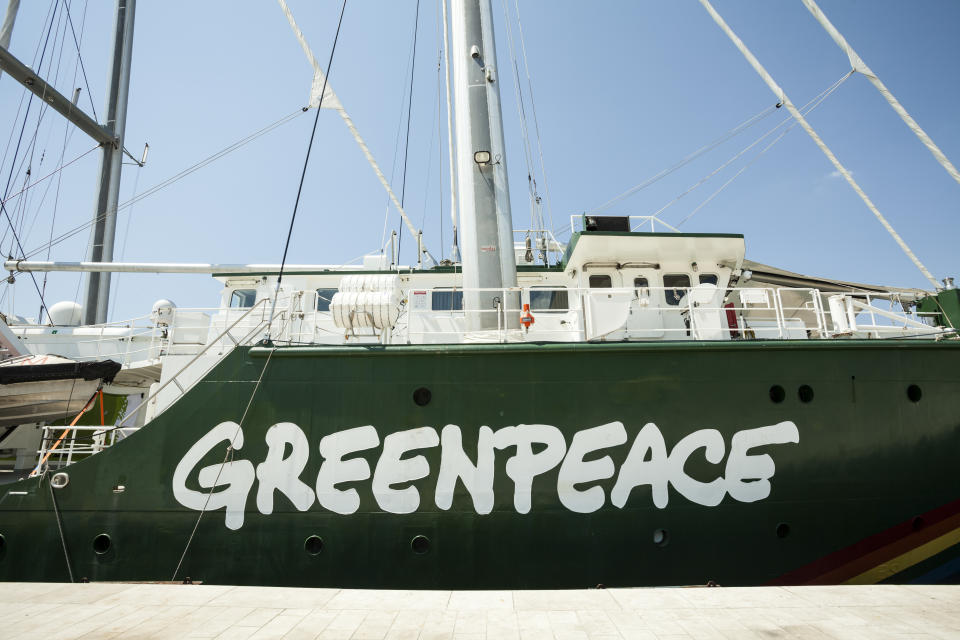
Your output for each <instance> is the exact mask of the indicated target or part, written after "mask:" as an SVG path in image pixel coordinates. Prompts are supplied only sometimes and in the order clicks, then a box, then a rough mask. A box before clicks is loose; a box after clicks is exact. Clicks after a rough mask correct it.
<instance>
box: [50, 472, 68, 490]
mask: <svg viewBox="0 0 960 640" xmlns="http://www.w3.org/2000/svg"><path fill="white" fill-rule="evenodd" d="M69 483H70V476H69V475H67V474H66V472H64V471H61V472H60V473H55V474H53V477H52V478H50V484H51V485H52V486H53V488H54V489H63V488H64V487H65V486H67V485H68V484H69Z"/></svg>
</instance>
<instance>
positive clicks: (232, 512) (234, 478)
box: [173, 422, 254, 530]
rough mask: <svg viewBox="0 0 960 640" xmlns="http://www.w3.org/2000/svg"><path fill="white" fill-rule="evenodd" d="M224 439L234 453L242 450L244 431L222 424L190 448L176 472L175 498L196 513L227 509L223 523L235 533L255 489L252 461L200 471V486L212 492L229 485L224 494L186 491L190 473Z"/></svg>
mask: <svg viewBox="0 0 960 640" xmlns="http://www.w3.org/2000/svg"><path fill="white" fill-rule="evenodd" d="M223 440H226V441H227V442H230V443H231V444H232V446H233V449H234V451H238V450H239V449H240V448H241V447H243V431H242V430H241V429H240V425H238V424H237V423H236V422H221V423H220V424H218V425H217V426H215V427H214V428H213V429H211V430H210V431H209V432H207V435H205V436H203V437H202V438H200V439H199V440H197V442H196V443H195V444H194V445H193V446H192V447H190V450H189V451H187V453H186V455H184V456H183V459H181V460H180V464H178V465H177V468H176V470H175V471H174V472H173V497H174V498H176V499H177V502H179V503H180V504H182V505H183V506H185V507H187V508H188V509H194V510H195V511H203V510H214V509H219V508H221V507H226V516H225V517H224V524H226V525H227V528H228V529H234V530H236V529H239V528H240V527H242V526H243V512H244V509H246V506H247V496H248V495H249V494H250V489H251V487H253V477H254V472H253V464H252V463H251V462H250V461H249V460H234V461H233V462H227V463H225V464H213V465H210V466H209V467H204V468H203V469H200V474H199V477H198V480H199V482H200V486H201V487H203V488H204V489H212V488H215V487H222V486H226V487H227V488H226V489H224V490H223V491H214V492H209V491H194V490H193V489H188V488H187V478H188V477H189V476H190V472H191V471H193V469H194V467H196V466H197V464H198V463H199V462H200V460H202V459H203V457H204V456H205V455H207V454H208V453H209V452H210V450H211V449H213V447H214V445H216V444H218V443H219V442H222V441H223ZM208 497H209V501H208Z"/></svg>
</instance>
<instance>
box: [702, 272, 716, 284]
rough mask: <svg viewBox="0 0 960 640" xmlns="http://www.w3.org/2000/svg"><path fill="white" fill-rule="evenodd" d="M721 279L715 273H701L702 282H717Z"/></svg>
mask: <svg viewBox="0 0 960 640" xmlns="http://www.w3.org/2000/svg"><path fill="white" fill-rule="evenodd" d="M719 281H720V279H719V278H718V277H717V274H715V273H701V274H700V284H712V285H714V286H716V284H717V283H718V282H719Z"/></svg>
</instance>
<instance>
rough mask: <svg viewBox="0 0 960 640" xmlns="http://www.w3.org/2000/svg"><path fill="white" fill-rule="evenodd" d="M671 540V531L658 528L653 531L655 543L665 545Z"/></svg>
mask: <svg viewBox="0 0 960 640" xmlns="http://www.w3.org/2000/svg"><path fill="white" fill-rule="evenodd" d="M669 542H670V532H669V531H667V530H666V529H656V530H654V532H653V544H655V545H657V546H658V547H665V546H667V544H668V543H669Z"/></svg>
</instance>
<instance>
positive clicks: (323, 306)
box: [317, 289, 338, 311]
mask: <svg viewBox="0 0 960 640" xmlns="http://www.w3.org/2000/svg"><path fill="white" fill-rule="evenodd" d="M337 291H338V289H317V311H330V302H331V301H332V300H333V294H335V293H336V292H337Z"/></svg>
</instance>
